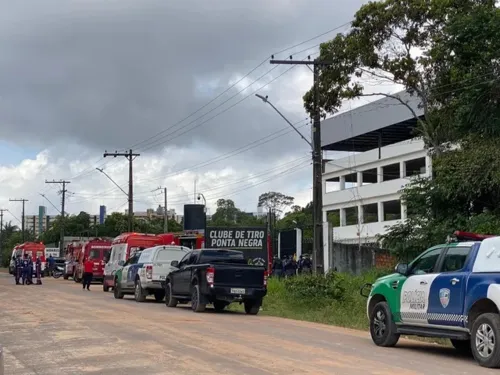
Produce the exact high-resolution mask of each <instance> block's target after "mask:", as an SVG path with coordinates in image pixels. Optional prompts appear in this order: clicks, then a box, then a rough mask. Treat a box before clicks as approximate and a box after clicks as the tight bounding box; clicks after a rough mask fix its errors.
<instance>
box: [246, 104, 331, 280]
mask: <svg viewBox="0 0 500 375" xmlns="http://www.w3.org/2000/svg"><path fill="white" fill-rule="evenodd" d="M255 96H256V97H257V98H259V99H260V100H262V101H263V102H264V103H267V104H269V105H270V106H271V107H272V108H273V109H274V110H275V111H276V112H277V113H278V114H279V115H280V116H281V117H282V118H283V120H285V121H286V122H287V124H288V125H290V126H291V127H292V128H293V130H295V131H296V132H297V134H298V135H300V138H302V139H303V140H304V141H305V142H306V143H307V144H308V145H309V147H310V148H311V155H312V161H313V165H315V162H316V161H317V156H319V155H320V154H319V155H318V154H316V153H315V151H314V145H313V144H312V143H311V141H309V140H308V139H307V138H306V137H304V135H303V134H302V133H301V132H300V131H299V130H298V129H297V128H296V127H295V126H294V125H293V124H292V123H291V122H290V121H289V120H288V119H287V118H286V117H285V116H284V115H283V113H281V112H280V111H279V110H278V108H276V107H275V106H274V105H273V103H271V102H270V101H269V99H268V97H267V95H266V96H262V95H259V94H255ZM316 183H317V178H316V175H315V172H314V168H313V185H315V184H316ZM318 185H319V186H318ZM318 185H316V186H317V187H316V189H318V188H320V187H321V184H318ZM319 194H320V196H321V194H322V192H321V191H319ZM316 200H317V198H316V195H315V197H314V198H313V203H314V202H315V201H316ZM318 204H319V207H316V208H315V210H313V225H314V238H315V241H314V243H316V236H319V237H320V238H321V236H322V231H318V229H317V227H318V225H320V226H322V225H323V223H322V221H320V220H319V219H317V217H316V212H315V211H316V210H322V208H321V203H318ZM315 206H316V205H315ZM322 253H323V249H320V248H318V249H314V248H313V262H314V267H315V269H316V270H317V265H318V261H319V259H318V258H319V257H320V256H321V254H322Z"/></svg>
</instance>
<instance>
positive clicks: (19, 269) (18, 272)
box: [13, 254, 42, 285]
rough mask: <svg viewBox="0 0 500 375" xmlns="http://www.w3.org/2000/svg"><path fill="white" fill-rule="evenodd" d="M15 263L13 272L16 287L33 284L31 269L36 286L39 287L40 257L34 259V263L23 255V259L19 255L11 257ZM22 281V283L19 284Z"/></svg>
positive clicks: (26, 255) (40, 282) (29, 257)
mask: <svg viewBox="0 0 500 375" xmlns="http://www.w3.org/2000/svg"><path fill="white" fill-rule="evenodd" d="M13 260H14V262H15V267H16V268H15V272H14V277H15V279H16V285H20V284H21V283H22V284H23V285H31V284H33V268H34V269H35V273H36V284H37V285H41V284H42V280H41V274H42V261H41V259H40V257H37V258H36V261H35V263H33V260H32V259H31V256H29V255H28V254H24V258H22V257H21V255H17V256H16V257H13ZM21 281H22V282H21Z"/></svg>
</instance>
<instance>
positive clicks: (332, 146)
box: [321, 91, 423, 152]
mask: <svg viewBox="0 0 500 375" xmlns="http://www.w3.org/2000/svg"><path fill="white" fill-rule="evenodd" d="M394 96H395V97H398V98H400V99H401V100H403V101H404V102H405V103H407V105H408V106H409V107H410V108H412V109H413V110H414V111H415V113H416V114H417V116H419V117H422V116H423V110H422V109H421V108H419V103H420V101H419V99H418V98H417V97H416V96H411V95H410V94H409V93H408V92H407V91H400V92H398V93H396V94H394ZM416 125H417V120H416V119H415V117H414V116H413V114H412V112H411V111H410V109H409V108H408V107H407V106H406V105H404V104H402V103H401V102H400V101H399V100H398V99H396V98H390V97H384V98H382V99H379V100H376V101H373V102H371V103H369V104H366V105H363V106H360V107H357V108H355V109H353V110H351V111H348V112H343V113H341V114H338V115H336V116H333V117H330V118H328V119H326V120H324V121H322V123H321V147H322V149H323V150H329V151H352V152H365V151H368V150H373V149H374V148H378V147H379V146H381V147H384V146H388V145H391V144H394V143H397V142H402V141H405V140H408V139H411V138H414V137H415V136H416V135H415V133H414V130H415V127H416Z"/></svg>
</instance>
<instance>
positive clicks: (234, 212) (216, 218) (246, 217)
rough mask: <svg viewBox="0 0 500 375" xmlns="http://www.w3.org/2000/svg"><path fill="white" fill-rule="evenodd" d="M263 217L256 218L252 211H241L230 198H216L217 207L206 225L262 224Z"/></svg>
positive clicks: (237, 225)
mask: <svg viewBox="0 0 500 375" xmlns="http://www.w3.org/2000/svg"><path fill="white" fill-rule="evenodd" d="M264 222H265V221H264V219H263V218H258V217H256V216H254V215H253V214H252V213H247V212H243V211H241V210H240V209H239V208H237V207H236V206H235V204H234V201H232V200H231V199H219V200H217V209H216V211H215V213H214V214H213V215H212V218H211V220H210V221H209V222H208V223H207V225H209V226H210V225H211V226H220V227H239V226H253V225H263V224H264Z"/></svg>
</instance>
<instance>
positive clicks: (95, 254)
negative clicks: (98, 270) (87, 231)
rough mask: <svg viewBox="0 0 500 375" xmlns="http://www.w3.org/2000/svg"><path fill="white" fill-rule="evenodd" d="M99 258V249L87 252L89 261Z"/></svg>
mask: <svg viewBox="0 0 500 375" xmlns="http://www.w3.org/2000/svg"><path fill="white" fill-rule="evenodd" d="M100 257H101V250H99V249H92V250H90V252H89V260H95V259H99V258H100Z"/></svg>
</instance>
